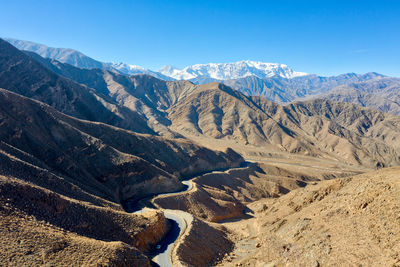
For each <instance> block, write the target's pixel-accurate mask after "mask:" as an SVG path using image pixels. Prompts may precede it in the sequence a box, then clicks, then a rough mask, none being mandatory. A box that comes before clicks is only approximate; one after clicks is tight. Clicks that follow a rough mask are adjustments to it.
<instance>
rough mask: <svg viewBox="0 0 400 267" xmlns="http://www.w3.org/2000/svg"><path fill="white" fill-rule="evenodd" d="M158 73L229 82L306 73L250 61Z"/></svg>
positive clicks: (289, 77)
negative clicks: (240, 79)
mask: <svg viewBox="0 0 400 267" xmlns="http://www.w3.org/2000/svg"><path fill="white" fill-rule="evenodd" d="M159 72H160V73H162V74H164V75H166V76H169V77H172V78H174V79H178V80H190V79H195V78H198V77H203V78H211V79H216V80H230V79H239V78H244V77H248V76H256V77H258V78H261V79H263V78H269V77H273V76H280V77H283V78H287V79H291V78H294V77H298V76H304V75H307V73H303V72H296V71H294V70H292V69H291V68H289V67H288V66H287V65H285V64H279V63H265V62H260V61H251V60H242V61H237V62H232V63H208V64H195V65H192V66H188V67H185V68H184V69H182V70H179V69H176V68H173V67H170V66H166V67H164V68H162V69H160V70H159Z"/></svg>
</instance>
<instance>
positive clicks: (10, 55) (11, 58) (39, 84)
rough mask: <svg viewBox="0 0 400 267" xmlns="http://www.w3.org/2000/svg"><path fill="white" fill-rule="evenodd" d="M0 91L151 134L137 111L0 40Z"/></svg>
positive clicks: (90, 118) (74, 114)
mask: <svg viewBox="0 0 400 267" xmlns="http://www.w3.org/2000/svg"><path fill="white" fill-rule="evenodd" d="M0 88H4V89H7V90H10V91H13V92H15V93H18V94H21V95H24V96H27V97H31V98H33V99H37V100H39V101H41V102H44V103H46V104H49V105H51V106H52V107H54V108H56V109H57V110H59V111H61V112H63V113H66V114H68V115H72V116H75V117H77V118H81V119H86V120H91V121H99V122H104V123H108V124H111V125H115V126H118V127H122V128H126V129H130V130H134V131H137V132H142V133H154V132H153V131H152V130H151V129H150V128H149V127H148V126H147V123H146V121H145V119H144V118H143V117H142V116H140V115H139V114H138V113H137V112H134V111H132V110H129V109H127V108H124V107H121V106H119V105H118V103H116V102H115V101H113V100H112V99H111V98H107V97H106V96H105V95H102V94H100V93H97V92H96V91H95V90H93V89H90V88H88V87H87V86H84V85H82V84H78V83H76V82H74V81H72V80H70V79H66V78H64V77H61V76H60V75H58V74H56V73H54V72H53V71H51V70H49V69H48V68H46V67H44V66H43V65H42V64H40V63H38V62H37V61H35V60H34V59H32V58H31V57H30V56H27V55H26V54H24V53H23V52H21V51H19V50H18V49H16V48H15V47H13V46H12V45H10V44H9V43H8V42H6V41H4V40H1V39H0Z"/></svg>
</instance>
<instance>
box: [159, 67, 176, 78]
mask: <svg viewBox="0 0 400 267" xmlns="http://www.w3.org/2000/svg"><path fill="white" fill-rule="evenodd" d="M179 71H180V70H179V69H178V68H175V67H174V66H170V65H167V66H164V67H162V68H161V69H159V70H158V72H159V73H162V74H164V75H166V76H169V77H172V76H174V75H176V74H177V73H178V72H179Z"/></svg>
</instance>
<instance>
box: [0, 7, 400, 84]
mask: <svg viewBox="0 0 400 267" xmlns="http://www.w3.org/2000/svg"><path fill="white" fill-rule="evenodd" d="M0 25H1V26H0V36H2V37H12V38H17V39H23V40H30V41H34V42H39V43H43V44H46V45H48V46H53V47H68V48H74V49H77V50H79V51H81V52H83V53H84V54H86V55H88V56H91V57H93V58H95V59H98V60H101V61H106V62H109V61H117V62H119V61H122V62H126V63H130V64H135V65H140V66H143V67H147V68H151V69H154V70H156V69H158V68H160V67H162V66H164V65H173V66H176V67H178V68H182V67H185V66H187V65H192V64H196V63H209V62H233V61H238V60H246V59H250V60H256V61H264V62H277V63H284V64H287V65H289V66H290V67H292V68H293V69H295V70H297V71H304V72H308V73H317V74H322V75H335V74H340V73H345V72H357V73H365V72H369V71H376V72H379V73H382V74H386V75H392V76H397V77H400V1H396V0H392V1H388V0H374V1H370V0H359V1H356V0H348V1H341V0H336V1H329V0H325V1H324V0H320V1H285V0H281V1H279V0H275V1H267V0H265V1H251V0H247V1H244V0H243V1H235V0H230V1H229V0H220V1H219V0H210V1H209V0H201V1H191V0H182V1H167V0H143V1H122V0H112V1H111V0H109V1H102V0H80V1H74V0H56V1H55V0H38V1H33V0H24V1H23V0H1V2H0Z"/></svg>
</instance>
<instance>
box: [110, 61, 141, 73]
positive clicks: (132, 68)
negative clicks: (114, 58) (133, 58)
mask: <svg viewBox="0 0 400 267" xmlns="http://www.w3.org/2000/svg"><path fill="white" fill-rule="evenodd" d="M109 64H110V66H111V67H113V68H114V69H117V70H119V71H121V72H123V73H129V74H136V73H143V72H144V71H148V69H145V68H143V67H141V66H137V65H131V64H127V63H123V62H111V63H109Z"/></svg>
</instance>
